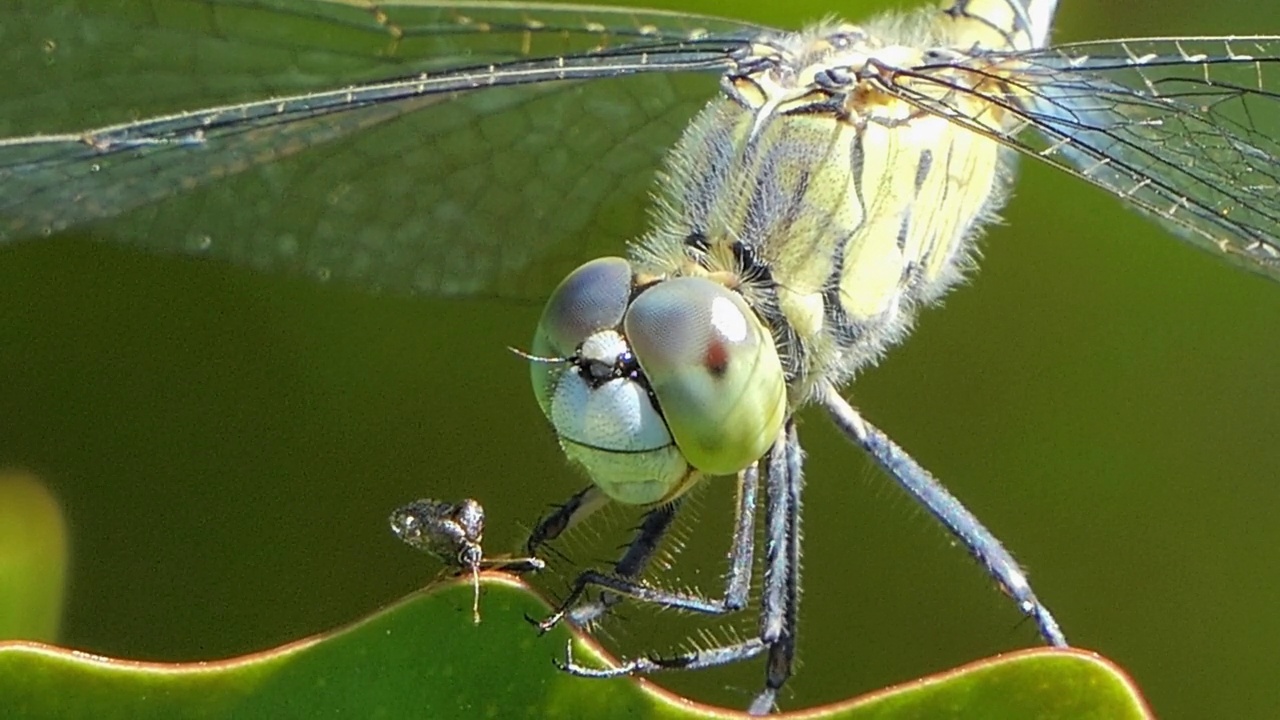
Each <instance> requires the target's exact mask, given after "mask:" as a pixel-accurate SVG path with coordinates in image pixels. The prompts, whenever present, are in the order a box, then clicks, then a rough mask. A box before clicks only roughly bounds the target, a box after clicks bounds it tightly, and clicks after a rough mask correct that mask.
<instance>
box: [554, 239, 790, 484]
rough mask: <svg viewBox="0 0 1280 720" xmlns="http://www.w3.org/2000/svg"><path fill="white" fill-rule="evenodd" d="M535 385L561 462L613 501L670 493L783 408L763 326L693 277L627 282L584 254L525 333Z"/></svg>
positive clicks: (619, 268) (767, 431) (735, 456)
mask: <svg viewBox="0 0 1280 720" xmlns="http://www.w3.org/2000/svg"><path fill="white" fill-rule="evenodd" d="M532 355H533V356H535V361H534V362H533V363H532V366H531V375H532V380H533V390H534V394H535V395H536V396H537V398H538V404H539V406H541V408H542V412H543V413H544V414H545V415H546V416H547V419H548V420H550V421H551V424H552V425H553V426H554V427H555V430H556V434H557V435H558V436H559V438H560V443H561V446H562V447H563V448H564V451H565V454H566V455H568V456H569V458H570V459H572V460H574V461H575V462H577V463H579V464H581V465H582V466H583V467H584V468H586V470H587V473H588V474H589V475H590V476H591V478H592V480H593V481H594V482H595V483H596V484H597V485H598V486H599V487H600V489H601V490H603V491H604V492H605V493H606V494H607V495H609V496H610V497H611V498H613V499H614V500H617V501H619V502H624V503H628V504H649V503H656V502H662V501H665V500H670V499H672V498H674V497H676V496H678V495H679V494H680V493H682V492H683V491H684V490H686V489H688V488H689V487H690V486H691V485H692V484H693V483H694V482H696V481H697V480H698V479H699V478H700V477H701V476H703V475H732V474H735V473H737V472H738V471H740V470H742V469H743V468H745V467H747V466H748V465H750V464H751V463H752V462H754V461H755V460H756V459H758V458H759V457H761V456H762V455H763V454H764V453H765V451H766V450H767V449H768V448H769V445H770V444H771V443H772V442H773V440H774V438H775V437H776V436H777V434H778V431H779V429H780V428H781V427H782V423H783V421H784V419H785V417H786V412H787V394H786V382H785V380H784V378H783V372H782V364H781V362H780V361H779V359H778V354H777V348H776V347H775V346H774V343H773V338H772V335H771V334H770V333H769V331H768V329H767V328H766V327H765V326H764V324H763V323H762V322H761V321H760V320H759V318H758V317H757V316H756V314H755V312H753V311H752V310H751V308H750V307H748V305H747V303H746V301H745V300H743V299H742V297H741V296H740V295H739V294H738V293H736V292H734V291H733V290H731V289H729V288H727V287H725V286H724V285H722V284H720V283H718V282H715V281H714V280H711V279H708V278H702V277H679V278H672V279H666V280H660V281H658V282H651V283H647V284H643V283H638V282H637V279H636V275H635V274H634V273H633V272H632V269H631V265H630V263H628V262H627V261H626V260H623V259H622V258H601V259H599V260H593V261H591V262H589V263H587V264H585V265H583V266H581V267H579V268H578V269H577V270H574V271H573V272H572V273H570V274H569V276H568V277H567V278H565V280H564V281H563V282H561V283H560V286H559V287H557V288H556V290H555V292H554V293H552V295H551V298H550V299H549V300H548V301H547V306H546V308H545V309H544V310H543V313H542V319H541V321H540V322H539V323H538V330H537V333H536V335H535V336H534V341H533V353H532Z"/></svg>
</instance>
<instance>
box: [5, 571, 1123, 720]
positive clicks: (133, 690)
mask: <svg viewBox="0 0 1280 720" xmlns="http://www.w3.org/2000/svg"><path fill="white" fill-rule="evenodd" d="M471 600H472V594H471V587H470V585H469V584H468V583H466V582H465V581H456V582H450V583H444V584H441V585H438V586H436V587H435V588H432V589H428V590H426V591H423V592H421V593H417V594H414V595H412V596H410V597H408V598H406V599H405V600H404V601H402V602H400V603H398V604H396V605H394V606H392V607H389V608H387V609H385V610H382V611H380V612H377V613H375V614H373V615H371V616H369V617H368V618H365V619H364V620H361V621H359V622H357V623H355V624H353V625H350V626H348V627H345V628H341V629H338V630H335V631H333V632H330V633H325V634H322V635H318V636H315V637H312V638H308V639H305V640H301V641H298V642H295V643H291V644H289V645H285V646H283V647H279V648H275V649H272V650H268V651H265V652H262V653H256V654H253V655H247V656H244V657H241V658H235V659H231V660H225V661H219V662H206V663H185V664H162V663H145V662H133V661H125V660H113V659H108V658H101V657H94V656H89V655H86V654H82V653H76V652H73V651H70V650H65V649H61V648H55V647H50V646H46V645H40V644H37V643H27V642H11V643H2V644H0V716H4V717H24V718H89V717H92V718H102V719H104V720H105V719H110V718H122V719H123V718H129V719H130V720H147V719H148V718H156V719H159V718H164V719H166V720H170V719H173V718H218V717H234V718H238V719H240V718H272V719H279V718H291V717H299V718H318V717H359V718H382V717H385V718H454V717H457V718H463V717H465V718H481V717H494V718H514V717H537V718H571V717H593V718H601V717H607V718H614V717H673V718H674V717H708V716H710V715H713V714H715V715H722V714H723V711H720V710H717V709H714V708H708V707H705V706H699V705H697V704H695V703H692V702H690V701H686V700H683V699H681V698H677V697H674V696H672V695H670V694H668V693H666V692H665V691H662V690H660V689H658V688H657V687H656V686H654V685H653V684H652V683H649V682H646V681H639V680H626V679H620V680H590V679H582V678H576V677H572V676H570V675H567V674H566V673H563V672H561V671H559V670H557V669H556V668H555V667H554V666H553V664H552V662H551V660H552V659H553V658H560V657H562V656H563V655H562V654H563V652H564V648H565V647H566V643H567V642H569V641H570V638H571V635H570V634H569V632H568V631H566V630H563V629H558V630H556V631H553V632H551V633H548V634H547V635H545V636H542V637H539V636H538V634H537V632H536V631H534V629H533V628H532V627H530V626H529V624H528V623H527V622H526V621H525V619H524V618H525V616H526V615H530V616H535V617H536V616H541V615H543V614H544V613H545V612H546V610H547V606H546V604H545V602H543V601H542V600H541V599H540V598H539V597H538V596H537V595H535V594H534V593H533V592H532V591H530V590H529V589H528V588H527V587H526V586H523V585H521V584H519V583H518V582H517V581H514V580H511V579H508V578H506V577H504V576H499V575H489V576H486V579H485V584H484V596H483V598H482V611H483V621H482V622H481V623H480V624H479V625H476V624H473V622H472V616H471ZM574 652H575V654H576V655H577V657H578V659H579V660H582V661H586V662H600V663H607V662H608V659H607V657H606V656H605V655H604V654H603V653H601V652H600V651H599V650H598V649H597V648H595V647H594V646H593V645H592V644H591V643H590V642H589V641H586V640H583V639H581V638H579V639H578V640H577V641H575V643H574ZM1147 716H1148V714H1147V712H1146V710H1145V708H1144V706H1143V703H1142V700H1141V699H1140V697H1139V696H1138V695H1137V693H1136V690H1135V689H1134V688H1133V687H1132V686H1131V684H1130V683H1129V682H1128V680H1127V679H1126V678H1125V677H1124V675H1123V674H1122V673H1120V672H1119V671H1117V670H1116V669H1115V668H1114V667H1112V666H1110V665H1109V664H1108V663H1107V662H1105V661H1103V660H1101V659H1099V658H1097V657H1095V656H1093V655H1090V654H1087V653H1083V652H1076V651H1055V650H1035V651H1026V652H1021V653H1014V654H1010V655H1007V656H1004V657H998V658H994V659H990V660H984V661H981V662H978V663H974V664H972V665H968V666H965V667H963V668H960V669H957V670H954V671H951V672H947V673H942V674H940V675H937V676H933V677H929V678H924V679H921V680H918V681H915V682H912V683H907V684H904V685H901V686H898V687H895V688H890V689H887V690H884V691H880V692H878V693H874V694H872V695H869V696H865V697H862V698H855V699H851V700H849V701H846V702H843V703H839V704H835V705H831V706H828V707H825V708H822V709H820V710H817V711H815V714H814V715H811V717H819V718H850V719H854V718H856V719H857V720H869V719H871V718H939V717H981V718H1022V719H1026V718H1107V719H1109V720H1123V719H1124V718H1144V717H1147Z"/></svg>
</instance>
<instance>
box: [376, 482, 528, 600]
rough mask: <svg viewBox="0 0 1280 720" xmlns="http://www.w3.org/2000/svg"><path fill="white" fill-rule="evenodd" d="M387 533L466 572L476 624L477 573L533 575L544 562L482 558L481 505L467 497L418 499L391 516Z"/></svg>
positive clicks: (482, 530)
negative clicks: (471, 592)
mask: <svg viewBox="0 0 1280 720" xmlns="http://www.w3.org/2000/svg"><path fill="white" fill-rule="evenodd" d="M390 522H391V532H393V533H395V536H396V537H398V538H400V539H401V540H403V541H404V542H405V543H406V544H407V545H408V546H409V547H411V548H414V549H415V550H421V551H422V552H425V553H427V554H429V555H434V556H435V557H437V558H439V559H440V561H441V562H443V563H444V564H445V566H446V567H447V568H450V569H453V570H456V571H457V572H459V573H470V574H471V584H472V588H473V590H474V595H473V600H472V604H471V614H472V618H473V620H474V621H475V623H476V624H477V625H479V624H480V571H481V570H502V571H504V572H510V573H527V572H536V571H538V570H541V569H543V568H544V567H546V563H544V562H542V561H541V560H539V559H538V558H536V557H527V558H508V557H485V554H484V549H483V548H482V547H481V543H482V542H483V540H484V506H482V505H481V504H480V503H478V502H476V501H475V500H472V499H471V498H467V499H465V500H463V501H461V502H458V503H451V502H445V501H442V500H432V499H429V498H421V499H419V500H415V501H413V502H411V503H409V504H408V505H404V506H402V507H399V508H396V511H395V512H393V513H391V518H390Z"/></svg>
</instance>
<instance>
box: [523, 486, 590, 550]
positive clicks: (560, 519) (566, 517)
mask: <svg viewBox="0 0 1280 720" xmlns="http://www.w3.org/2000/svg"><path fill="white" fill-rule="evenodd" d="M608 504H609V497H608V496H607V495H605V494H604V493H603V492H602V491H601V490H600V488H598V487H596V486H595V485H588V486H587V487H585V488H583V489H582V490H579V491H578V492H576V493H574V494H573V496H572V497H570V498H569V499H568V500H566V501H565V502H564V503H563V504H561V505H557V506H555V510H552V511H551V512H550V513H548V514H547V515H545V516H544V517H542V518H541V519H539V520H538V524H537V525H534V526H533V530H531V531H530V532H529V539H528V540H526V541H525V552H527V553H528V554H529V555H530V556H533V557H536V556H537V555H538V550H540V549H541V548H542V546H543V545H545V544H546V543H548V542H551V541H552V540H555V539H556V538H558V537H560V535H561V534H562V533H564V532H565V531H566V530H568V529H569V528H571V527H573V526H574V525H577V524H578V523H580V522H582V521H583V520H585V519H586V518H587V517H588V516H589V515H591V514H592V513H594V512H595V511H597V510H599V509H600V508H602V507H604V506H605V505H608Z"/></svg>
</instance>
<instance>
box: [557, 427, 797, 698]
mask: <svg viewBox="0 0 1280 720" xmlns="http://www.w3.org/2000/svg"><path fill="white" fill-rule="evenodd" d="M802 464H803V456H802V454H801V451H800V445H799V442H798V439H797V436H796V431H795V425H794V423H791V422H788V423H787V426H786V428H784V430H783V433H782V434H780V436H779V439H778V441H777V442H775V443H774V445H773V447H772V448H770V450H769V454H768V466H767V469H766V473H767V474H766V480H765V524H766V530H765V533H766V542H767V553H768V555H767V557H766V561H765V563H766V564H765V576H764V587H763V589H762V592H761V602H760V624H759V628H760V634H759V636H757V637H754V638H750V639H748V640H745V641H743V642H740V643H733V644H729V645H723V646H718V647H710V648H702V649H698V650H693V651H690V652H687V653H680V654H677V655H671V656H666V657H663V656H657V655H653V656H649V657H641V658H635V659H632V660H626V661H623V662H622V663H621V664H619V665H618V666H617V667H613V668H608V669H595V668H588V667H583V666H581V665H578V664H576V663H574V661H573V658H572V655H570V656H569V657H568V660H567V662H566V663H565V665H564V666H563V667H564V669H566V670H568V671H569V672H571V673H573V674H575V675H581V676H586V677H616V676H619V675H630V674H642V673H650V672H655V671H658V670H673V669H684V670H698V669H702V668H709V667H716V666H719V665H726V664H729V663H735V662H739V661H742V660H746V659H749V658H752V657H755V656H756V655H759V654H760V653H761V652H764V651H766V650H767V651H768V653H769V657H768V665H767V669H766V678H765V688H764V690H763V691H761V693H760V694H759V695H757V696H756V698H755V700H754V701H753V702H752V704H751V708H750V712H751V713H752V714H756V715H763V714H766V713H768V712H770V711H771V710H772V709H773V706H774V704H775V700H776V697H777V693H778V690H779V689H780V688H781V687H782V685H783V684H784V683H785V682H786V680H787V679H788V678H789V677H790V676H791V669H792V665H793V660H794V657H795V636H796V634H795V625H796V611H797V609H798V601H799V571H800V562H799V559H800V537H799V530H800V517H799V513H800V492H801V488H802V486H803V485H802V478H803V474H802V470H803V468H802ZM754 467H755V466H753V469H754ZM743 477H744V483H743V485H744V489H743V491H744V492H746V488H747V486H748V485H750V484H752V483H749V482H747V477H746V475H745V474H744V476H743ZM741 519H742V518H741V515H740V516H739V520H740V521H741ZM742 528H743V523H742V522H739V524H738V527H737V528H736V531H735V538H734V539H735V548H736V545H737V542H736V541H737V540H738V539H739V538H738V534H737V531H740V530H741V529H742ZM745 558H746V562H747V566H748V567H749V566H750V562H751V554H750V552H748V553H747V554H746V555H745ZM745 580H746V584H745V587H746V590H744V592H749V587H750V575H749V573H748V574H747V576H746V578H745ZM731 583H732V578H731ZM729 594H730V592H729V591H728V590H726V596H728V595H729ZM570 650H572V646H570Z"/></svg>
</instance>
